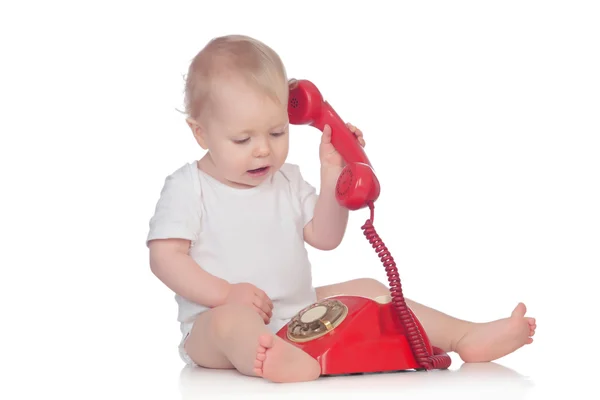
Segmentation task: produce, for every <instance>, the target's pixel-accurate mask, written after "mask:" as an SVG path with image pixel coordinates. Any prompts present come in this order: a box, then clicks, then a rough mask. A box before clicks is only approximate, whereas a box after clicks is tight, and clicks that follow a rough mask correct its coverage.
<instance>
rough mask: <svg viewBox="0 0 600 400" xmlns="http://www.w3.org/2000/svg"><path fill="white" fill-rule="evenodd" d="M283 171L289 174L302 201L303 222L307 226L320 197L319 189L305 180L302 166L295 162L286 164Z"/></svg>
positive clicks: (293, 186) (296, 193) (294, 189)
mask: <svg viewBox="0 0 600 400" xmlns="http://www.w3.org/2000/svg"><path fill="white" fill-rule="evenodd" d="M282 171H283V172H284V173H285V174H286V175H287V176H288V179H289V180H290V182H291V184H292V188H293V191H294V194H295V195H296V196H297V198H298V200H299V202H300V210H301V212H302V219H303V223H304V225H305V226H306V224H308V223H309V222H310V221H311V220H312V219H313V215H314V212H315V205H316V204H317V200H318V198H319V196H318V194H317V190H316V189H315V187H314V186H313V185H311V184H310V183H308V182H307V181H306V180H304V177H303V176H302V173H301V172H300V167H298V166H297V165H294V164H284V166H283V167H282Z"/></svg>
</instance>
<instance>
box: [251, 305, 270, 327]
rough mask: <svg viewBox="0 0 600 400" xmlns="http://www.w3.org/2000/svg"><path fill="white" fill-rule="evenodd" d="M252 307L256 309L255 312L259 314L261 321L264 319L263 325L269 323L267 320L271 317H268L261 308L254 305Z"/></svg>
mask: <svg viewBox="0 0 600 400" xmlns="http://www.w3.org/2000/svg"><path fill="white" fill-rule="evenodd" d="M254 309H255V310H256V312H257V313H258V315H260V317H261V318H262V319H263V321H265V325H266V324H268V323H269V321H271V318H269V317H268V316H267V314H265V312H264V311H263V310H261V309H260V308H258V307H254Z"/></svg>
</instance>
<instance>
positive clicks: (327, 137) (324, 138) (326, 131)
mask: <svg viewBox="0 0 600 400" xmlns="http://www.w3.org/2000/svg"><path fill="white" fill-rule="evenodd" d="M321 143H323V144H329V143H331V127H330V126H329V125H325V127H324V128H323V135H321Z"/></svg>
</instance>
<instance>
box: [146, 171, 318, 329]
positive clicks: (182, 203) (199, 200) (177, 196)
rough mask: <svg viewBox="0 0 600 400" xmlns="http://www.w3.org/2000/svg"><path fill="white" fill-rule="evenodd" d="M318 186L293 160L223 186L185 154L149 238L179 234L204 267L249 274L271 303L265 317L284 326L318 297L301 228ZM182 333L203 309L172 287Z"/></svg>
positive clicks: (235, 278)
mask: <svg viewBox="0 0 600 400" xmlns="http://www.w3.org/2000/svg"><path fill="white" fill-rule="evenodd" d="M316 201H317V194H316V190H315V188H314V187H313V186H311V185H310V184H308V183H307V182H306V181H304V179H303V177H302V175H301V173H300V169H299V168H298V166H296V165H294V164H284V165H283V166H282V168H281V169H280V170H279V171H277V172H276V173H275V174H273V176H272V177H271V178H270V179H268V180H267V181H265V182H264V183H262V184H261V185H259V186H257V187H254V188H251V189H236V188H232V187H230V186H227V185H225V184H223V183H221V182H219V181H217V180H216V179H214V178H212V177H211V176H210V175H208V174H206V173H204V172H203V171H201V170H200V169H198V167H197V164H196V162H190V163H187V164H185V165H184V166H182V167H181V168H179V169H178V170H176V171H175V172H173V173H172V174H170V175H169V176H168V177H167V178H166V180H165V183H164V186H163V189H162V191H161V194H160V197H159V200H158V202H157V204H156V209H155V214H154V215H153V217H152V218H151V219H150V230H149V233H148V237H147V242H148V241H150V240H152V239H166V238H183V239H189V240H191V242H192V246H191V249H190V255H191V256H192V258H193V259H194V260H195V261H196V262H197V263H198V265H199V266H200V267H201V268H203V269H204V270H206V271H207V272H209V273H211V274H213V275H215V276H218V277H220V278H223V279H225V280H227V281H228V282H230V283H238V282H249V283H252V284H254V285H256V286H257V287H259V288H260V289H262V290H264V291H265V292H266V293H267V295H268V296H269V297H270V298H271V299H272V301H273V304H274V309H273V318H272V319H271V323H270V324H269V328H270V330H271V331H272V332H277V331H278V330H279V329H280V328H282V327H283V326H284V325H285V324H286V323H287V322H288V321H289V320H290V319H291V318H292V317H293V316H294V315H295V314H296V313H297V312H298V311H300V310H301V309H302V308H304V307H306V306H307V305H309V304H312V303H313V302H315V301H316V293H315V289H314V287H313V285H312V273H311V265H310V261H309V259H308V253H307V250H306V248H305V245H304V237H303V228H304V226H305V225H306V224H307V223H308V222H310V220H311V219H312V216H313V211H314V207H315V203H316ZM175 299H176V301H177V304H178V317H177V320H178V321H179V322H180V323H181V325H180V328H181V332H182V334H183V335H184V337H185V335H186V334H187V332H189V330H190V328H191V323H192V322H193V320H194V319H195V318H196V316H197V315H198V314H199V313H201V312H203V311H205V310H207V308H206V307H205V306H203V305H200V304H195V303H193V302H191V301H190V300H188V299H185V298H183V297H181V296H180V295H177V294H176V295H175Z"/></svg>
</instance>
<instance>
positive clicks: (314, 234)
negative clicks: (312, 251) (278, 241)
mask: <svg viewBox="0 0 600 400" xmlns="http://www.w3.org/2000/svg"><path fill="white" fill-rule="evenodd" d="M341 171H342V170H341V168H340V169H338V168H332V167H329V168H322V169H321V190H320V193H319V198H318V200H317V203H316V205H315V210H314V215H313V219H312V221H310V222H309V223H308V224H307V225H306V226H305V227H304V240H305V241H306V242H307V243H308V244H310V245H311V246H313V247H315V248H317V249H320V250H333V249H335V248H336V247H337V246H339V244H340V243H341V242H342V239H343V238H344V233H345V232H346V227H347V225H348V209H347V208H345V207H342V206H341V205H340V204H339V203H338V202H337V200H336V198H335V186H336V184H337V179H338V177H339V175H340V173H341Z"/></svg>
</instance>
